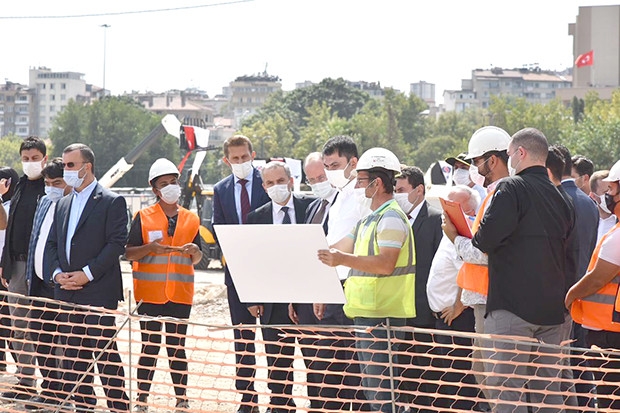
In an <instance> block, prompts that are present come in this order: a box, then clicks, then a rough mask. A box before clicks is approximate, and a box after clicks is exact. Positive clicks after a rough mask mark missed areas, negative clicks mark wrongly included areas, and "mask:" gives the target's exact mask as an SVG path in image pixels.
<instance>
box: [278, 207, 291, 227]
mask: <svg viewBox="0 0 620 413" xmlns="http://www.w3.org/2000/svg"><path fill="white" fill-rule="evenodd" d="M280 211H282V212H284V218H282V223H283V224H290V223H291V217H290V216H289V215H288V207H287V206H283V207H282V209H280Z"/></svg>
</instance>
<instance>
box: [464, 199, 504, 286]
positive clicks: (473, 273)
mask: <svg viewBox="0 0 620 413" xmlns="http://www.w3.org/2000/svg"><path fill="white" fill-rule="evenodd" d="M494 192H495V191H491V192H489V193H488V194H487V196H486V197H485V198H484V201H483V202H482V205H481V206H480V209H478V213H477V214H476V219H474V223H473V225H472V226H471V233H472V234H475V233H476V231H478V228H479V227H480V221H482V217H483V216H484V213H485V212H486V209H487V203H488V202H489V201H490V200H491V198H492V197H493V193H494ZM456 283H457V284H458V286H459V287H461V288H462V289H464V290H468V291H475V292H477V293H478V294H482V295H488V294H489V267H487V266H486V265H478V264H472V263H469V262H466V263H463V265H462V266H461V269H460V270H459V272H458V274H457V276H456Z"/></svg>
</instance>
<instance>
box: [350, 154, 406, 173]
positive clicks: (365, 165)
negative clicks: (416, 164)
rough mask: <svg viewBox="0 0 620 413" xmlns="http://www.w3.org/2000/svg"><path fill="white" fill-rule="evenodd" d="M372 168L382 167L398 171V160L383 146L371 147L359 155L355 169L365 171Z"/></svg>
mask: <svg viewBox="0 0 620 413" xmlns="http://www.w3.org/2000/svg"><path fill="white" fill-rule="evenodd" d="M372 168H383V169H387V170H388V171H394V172H396V173H400V161H399V160H398V158H397V157H396V155H394V153H393V152H392V151H389V150H387V149H385V148H372V149H368V150H367V151H366V152H364V153H363V154H362V156H360V159H359V160H358V161H357V167H356V168H355V170H356V171H367V170H369V169H372Z"/></svg>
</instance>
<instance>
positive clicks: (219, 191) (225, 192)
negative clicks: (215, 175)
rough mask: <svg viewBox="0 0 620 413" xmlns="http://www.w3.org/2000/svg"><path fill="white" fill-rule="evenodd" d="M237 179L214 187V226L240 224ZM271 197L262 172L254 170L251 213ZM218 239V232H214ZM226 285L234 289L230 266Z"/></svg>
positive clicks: (223, 181)
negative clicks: (236, 194) (236, 203)
mask: <svg viewBox="0 0 620 413" xmlns="http://www.w3.org/2000/svg"><path fill="white" fill-rule="evenodd" d="M234 186H235V178H234V175H232V174H231V175H228V176H227V177H226V178H224V179H222V180H221V181H219V182H218V183H217V184H215V186H214V187H213V218H212V221H211V223H212V224H240V223H241V222H240V221H239V216H238V215H237V207H236V205H235V188H234ZM270 201H271V199H269V195H267V193H266V192H265V189H264V188H263V180H262V179H261V177H260V172H259V171H258V170H257V169H256V168H253V175H252V195H251V196H250V211H254V210H255V209H256V208H258V207H259V206H261V205H265V204H266V203H268V202H270ZM214 236H215V237H216V239H217V230H215V231H214ZM224 283H225V284H226V286H227V287H234V285H233V282H232V278H231V277H230V272H229V271H228V266H225V267H224Z"/></svg>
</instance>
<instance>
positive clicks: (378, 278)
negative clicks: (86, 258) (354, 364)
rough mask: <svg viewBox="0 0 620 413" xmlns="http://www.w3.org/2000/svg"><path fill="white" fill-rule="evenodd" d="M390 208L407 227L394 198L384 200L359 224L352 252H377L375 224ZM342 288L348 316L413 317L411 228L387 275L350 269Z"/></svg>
mask: <svg viewBox="0 0 620 413" xmlns="http://www.w3.org/2000/svg"><path fill="white" fill-rule="evenodd" d="M390 211H391V212H393V213H397V214H398V215H399V217H401V218H402V219H403V222H405V223H406V225H407V227H409V221H408V220H407V217H406V216H405V214H404V213H403V212H402V210H401V209H400V207H399V206H398V204H397V203H396V201H392V202H389V203H386V204H385V205H384V206H383V207H381V208H380V209H379V210H378V211H376V212H375V213H374V214H371V215H369V216H368V217H367V218H366V219H365V220H364V221H362V222H360V223H359V224H358V226H357V228H356V236H355V249H354V253H355V254H357V255H360V256H364V255H365V256H373V255H376V254H378V253H379V246H378V243H377V224H378V222H379V221H380V220H381V218H382V217H383V215H385V214H386V213H388V212H390ZM344 291H345V296H346V299H347V303H346V304H345V305H344V312H345V314H346V315H347V317H349V318H354V317H369V318H383V317H395V318H411V317H415V245H414V241H413V234H412V232H411V231H408V234H407V238H406V240H405V243H404V244H403V246H402V248H401V250H400V253H399V254H398V259H397V260H396V266H395V268H394V271H393V272H392V273H391V274H390V275H377V274H371V273H367V272H363V271H359V270H355V269H351V272H350V275H349V278H347V281H346V282H345V287H344Z"/></svg>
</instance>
